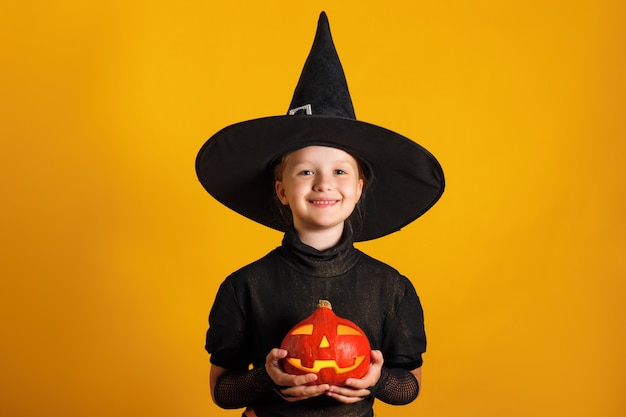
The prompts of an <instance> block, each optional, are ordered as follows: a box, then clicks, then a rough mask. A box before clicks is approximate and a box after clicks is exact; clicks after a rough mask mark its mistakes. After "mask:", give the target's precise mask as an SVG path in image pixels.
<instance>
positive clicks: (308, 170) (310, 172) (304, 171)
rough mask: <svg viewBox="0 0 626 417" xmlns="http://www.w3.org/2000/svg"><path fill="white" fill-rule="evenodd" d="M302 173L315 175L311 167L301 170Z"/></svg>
mask: <svg viewBox="0 0 626 417" xmlns="http://www.w3.org/2000/svg"><path fill="white" fill-rule="evenodd" d="M300 175H313V171H311V170H310V169H304V170H302V171H300Z"/></svg>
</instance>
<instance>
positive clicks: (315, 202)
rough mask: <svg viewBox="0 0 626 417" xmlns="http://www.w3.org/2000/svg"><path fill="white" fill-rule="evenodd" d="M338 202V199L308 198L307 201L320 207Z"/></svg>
mask: <svg viewBox="0 0 626 417" xmlns="http://www.w3.org/2000/svg"><path fill="white" fill-rule="evenodd" d="M338 202H339V200H309V203H311V204H313V205H314V206H320V207H324V206H332V205H333V204H336V203H338Z"/></svg>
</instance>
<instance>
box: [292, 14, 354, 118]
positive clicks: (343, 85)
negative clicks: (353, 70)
mask: <svg viewBox="0 0 626 417" xmlns="http://www.w3.org/2000/svg"><path fill="white" fill-rule="evenodd" d="M289 114H290V115H293V114H307V115H313V114H315V115H324V116H337V117H345V118H348V119H356V116H355V114H354V107H353V105H352V99H351V98H350V92H349V90H348V82H347V81H346V76H345V74H344V72H343V67H342V66H341V62H340V61H339V55H338V54H337V50H336V49H335V44H334V43H333V38H332V35H331V34H330V25H329V24H328V17H327V16H326V13H324V12H322V13H321V14H320V17H319V20H318V22H317V32H316V33H315V40H314V41H313V46H312V47H311V52H309V56H308V57H307V59H306V62H305V63H304V68H303V69H302V73H301V74H300V79H299V81H298V85H297V86H296V89H295V91H294V94H293V98H292V100H291V104H290V105H289Z"/></svg>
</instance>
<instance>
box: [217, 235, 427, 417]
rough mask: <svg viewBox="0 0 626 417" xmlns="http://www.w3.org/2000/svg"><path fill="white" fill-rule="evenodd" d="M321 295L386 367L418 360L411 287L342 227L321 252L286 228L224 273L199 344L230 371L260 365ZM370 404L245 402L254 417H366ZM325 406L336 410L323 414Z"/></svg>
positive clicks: (418, 320)
mask: <svg viewBox="0 0 626 417" xmlns="http://www.w3.org/2000/svg"><path fill="white" fill-rule="evenodd" d="M322 299H323V300H329V301H330V302H331V304H332V306H333V311H334V312H335V314H337V315H338V316H340V317H343V318H346V319H348V320H351V321H353V322H354V323H356V324H357V325H358V326H359V327H361V328H362V329H363V331H364V332H365V333H366V334H367V337H368V338H369V341H370V345H371V347H372V349H375V350H381V351H382V353H383V357H384V360H385V364H384V366H385V367H388V368H404V369H407V370H412V369H415V368H418V367H420V366H421V365H422V353H423V352H424V351H425V350H426V336H425V333H424V320H423V312H422V307H421V304H420V301H419V298H418V296H417V294H416V292H415V289H414V287H413V285H412V284H411V282H410V281H409V280H408V279H407V278H405V277H404V276H402V275H400V274H399V273H398V271H396V270H395V269H393V268H392V267H390V266H388V265H386V264H384V263H382V262H380V261H378V260H376V259H374V258H371V257H370V256H368V255H366V254H364V253H363V252H361V251H359V250H358V249H356V248H354V246H353V242H352V235H351V233H350V232H349V229H348V228H346V230H345V231H344V235H343V237H342V239H341V241H340V242H339V243H338V244H337V245H336V246H334V247H332V248H330V249H327V250H324V251H318V250H316V249H314V248H312V247H310V246H307V245H305V244H304V243H302V242H301V241H300V239H299V238H298V235H297V233H296V232H295V230H294V229H290V230H288V231H287V232H286V233H285V236H284V238H283V242H282V246H280V247H278V248H276V249H274V250H273V251H271V252H270V253H269V254H267V255H266V256H264V257H263V258H261V259H259V260H258V261H256V262H253V263H252V264H250V265H247V266H245V267H243V268H242V269H240V270H238V271H236V272H235V273H233V274H232V275H230V276H229V277H228V278H227V279H226V280H225V281H224V282H223V283H222V285H221V286H220V289H219V291H218V293H217V296H216V298H215V302H214V304H213V307H212V309H211V313H210V315H209V330H208V332H207V338H206V349H207V351H208V352H209V353H210V354H211V363H213V364H215V365H218V366H221V367H223V368H227V369H235V370H245V369H248V367H249V365H250V364H252V365H253V366H254V367H255V368H256V367H260V366H263V365H264V364H265V357H266V356H267V354H268V353H269V351H270V350H271V349H272V348H275V347H279V346H280V343H281V341H282V339H283V337H284V336H285V335H286V334H287V332H288V331H289V330H290V329H291V328H292V327H293V326H294V325H295V324H297V323H298V322H300V321H302V320H303V319H305V318H306V317H308V316H309V315H310V314H311V313H312V312H313V311H314V310H315V309H316V308H317V304H318V301H319V300H322ZM372 403H373V398H372V399H368V400H365V401H361V402H359V403H356V404H351V405H346V404H340V403H338V402H336V401H335V400H332V399H331V398H328V397H325V396H322V397H317V398H312V399H310V400H304V401H299V402H296V403H287V402H285V401H284V400H282V399H281V398H280V397H278V396H277V395H275V394H273V393H269V394H268V397H267V398H266V399H264V401H262V402H261V403H258V404H251V405H253V406H254V409H255V411H256V413H257V415H259V416H260V417H263V416H283V415H285V416H293V415H299V416H300V415H302V416H318V415H342V416H343V415H346V416H366V415H371V407H372ZM329 407H331V408H332V407H336V408H337V410H336V411H337V412H336V413H328V412H329V410H328V408H329ZM322 408H323V409H324V410H325V411H324V412H322V411H321V410H322ZM315 410H317V411H315Z"/></svg>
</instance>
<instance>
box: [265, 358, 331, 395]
mask: <svg viewBox="0 0 626 417" xmlns="http://www.w3.org/2000/svg"><path fill="white" fill-rule="evenodd" d="M286 356H287V351H286V350H284V349H272V350H271V351H270V353H268V355H267V356H266V357H265V369H266V371H267V374H268V375H269V376H270V378H272V381H274V384H275V385H277V387H276V389H275V390H276V392H277V393H278V394H279V395H280V396H281V397H283V399H284V400H285V401H288V402H294V401H301V400H305V399H307V398H311V397H317V396H320V395H322V394H324V393H325V392H326V391H328V390H329V389H330V385H328V384H321V385H306V384H307V383H309V382H312V381H315V380H316V379H317V375H315V374H306V375H291V374H288V373H286V372H284V371H283V369H282V367H281V366H280V360H281V359H283V358H285V357H286Z"/></svg>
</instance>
